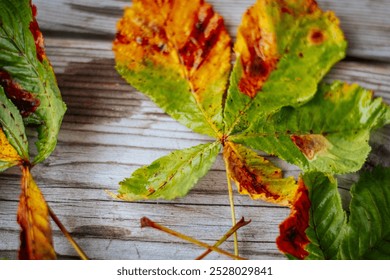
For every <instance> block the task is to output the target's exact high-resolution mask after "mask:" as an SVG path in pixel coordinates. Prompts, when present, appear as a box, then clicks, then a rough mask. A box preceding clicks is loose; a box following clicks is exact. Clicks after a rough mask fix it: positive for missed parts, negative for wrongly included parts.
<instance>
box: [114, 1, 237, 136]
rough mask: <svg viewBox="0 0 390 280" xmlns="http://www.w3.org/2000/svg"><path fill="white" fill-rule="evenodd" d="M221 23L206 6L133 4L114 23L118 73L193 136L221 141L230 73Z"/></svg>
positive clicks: (227, 44)
mask: <svg viewBox="0 0 390 280" xmlns="http://www.w3.org/2000/svg"><path fill="white" fill-rule="evenodd" d="M230 44H231V39H230V37H229V35H228V33H227V31H226V28H225V25H224V22H223V19H222V17H221V16H220V15H218V14H217V13H215V12H214V10H213V9H212V7H211V6H210V5H209V4H207V3H205V2H204V1H199V0H196V1H139V0H138V1H133V6H132V7H131V8H128V9H126V11H125V14H124V16H123V18H122V19H121V20H120V21H119V22H118V33H117V35H116V39H115V41H114V47H113V49H114V52H115V59H116V68H117V70H118V72H119V73H120V74H121V75H122V76H123V77H124V78H125V79H126V80H127V81H128V82H129V83H130V84H132V85H133V86H134V87H136V88H137V89H138V90H140V91H142V92H144V93H145V94H146V95H148V96H149V97H150V98H151V99H152V100H153V101H154V102H156V104H158V105H159V106H160V107H161V108H163V109H164V110H165V112H167V113H168V114H169V115H171V116H172V117H173V118H175V119H176V120H178V121H179V122H180V123H182V124H184V125H186V126H188V127H189V128H191V129H193V130H194V131H196V132H199V133H204V134H208V135H210V136H213V137H220V136H222V131H223V120H222V106H221V105H222V102H223V98H224V93H225V91H226V86H227V80H228V76H229V72H230V68H231V64H230V56H231V49H230Z"/></svg>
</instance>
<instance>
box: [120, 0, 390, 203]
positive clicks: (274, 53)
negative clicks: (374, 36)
mask: <svg viewBox="0 0 390 280" xmlns="http://www.w3.org/2000/svg"><path fill="white" fill-rule="evenodd" d="M298 2H299V3H298ZM298 2H297V1H261V0H259V1H257V2H256V4H255V5H254V6H253V7H251V8H250V9H249V10H248V11H247V12H246V13H245V14H244V17H243V21H242V24H241V26H240V27H239V31H238V35H237V42H236V44H235V52H236V56H237V61H236V64H235V66H234V69H233V71H232V73H231V77H230V86H229V88H228V89H226V86H225V85H226V83H227V72H228V70H229V69H230V67H229V66H228V65H229V63H228V61H229V57H230V49H229V48H228V42H229V40H230V39H229V37H228V35H227V33H226V30H225V27H224V26H223V20H222V19H221V18H220V16H219V15H218V14H216V13H215V12H214V11H213V10H212V8H211V7H210V6H209V5H208V4H207V3H205V2H204V1H192V2H191V5H190V6H188V5H185V4H184V1H179V0H177V1H140V0H139V1H134V2H133V6H132V7H131V8H127V9H126V11H125V14H124V17H123V18H122V19H121V20H120V21H119V22H118V33H117V36H116V39H115V41H114V46H113V50H114V52H115V58H116V65H117V69H118V72H119V73H120V74H121V75H122V76H123V77H124V78H125V79H126V80H127V81H128V82H129V83H130V84H132V85H133V86H135V87H136V88H137V89H139V90H141V91H143V92H144V93H146V94H147V95H148V96H150V97H151V98H152V100H154V101H155V102H156V103H157V104H158V105H159V106H160V107H162V108H163V109H164V110H165V111H166V112H167V113H168V114H170V115H171V116H173V117H174V118H175V119H177V120H179V121H180V122H182V123H183V124H185V125H187V126H188V127H190V128H192V129H193V130H194V131H197V132H201V133H205V134H208V135H211V136H214V137H217V140H219V141H220V143H221V144H222V146H223V147H224V157H225V161H226V163H227V165H228V168H227V170H228V172H229V173H230V177H231V178H232V179H234V181H236V183H237V185H238V188H239V190H240V192H241V193H246V194H250V195H251V197H252V198H263V199H264V198H267V197H268V198H270V197H271V194H270V193H267V192H268V191H267V189H268V190H269V189H270V188H271V189H274V190H275V192H272V195H273V196H274V198H275V197H279V198H278V199H271V201H272V200H274V201H278V202H281V201H283V202H282V204H287V201H288V200H289V198H291V197H293V195H294V192H295V190H296V185H295V183H293V182H292V180H291V178H290V179H288V178H286V179H283V178H282V174H281V172H280V170H279V169H278V168H277V167H273V166H271V164H270V163H268V161H266V160H265V159H261V157H259V156H258V155H257V154H256V153H255V152H253V151H251V150H249V149H248V150H246V149H247V148H245V147H244V146H241V145H237V144H235V143H239V144H243V145H246V146H249V147H251V148H255V149H259V150H263V151H266V152H268V153H271V154H276V155H277V156H279V157H281V158H282V159H285V160H287V161H289V162H291V163H293V164H297V165H298V166H300V167H301V168H302V169H303V170H319V171H325V172H332V173H345V172H351V171H356V170H358V169H359V168H360V167H361V166H362V164H363V162H364V160H365V158H366V156H367V154H368V152H369V150H370V148H369V146H368V144H367V140H368V138H369V133H370V131H371V130H372V129H374V128H377V127H379V126H382V125H384V124H385V123H388V122H389V117H388V116H389V108H388V106H386V105H384V104H383V103H381V100H380V99H375V100H372V93H371V92H369V91H367V90H364V89H362V88H360V87H359V86H357V85H347V84H344V83H342V82H335V83H334V84H332V85H327V84H320V86H318V83H319V82H320V80H321V79H322V77H323V76H324V75H325V74H326V73H327V71H328V70H329V69H330V67H331V66H332V65H333V64H334V63H335V62H337V61H338V60H340V59H341V58H343V57H344V55H345V48H346V42H345V40H344V36H343V33H342V31H341V30H340V28H339V22H338V19H337V18H336V16H335V15H334V14H333V13H332V12H323V11H321V9H320V8H319V7H318V6H317V4H316V3H315V2H314V1H308V0H306V1H298ZM206 11H207V12H206ZM183 15H184V16H183ZM216 29H218V30H219V31H218V32H219V33H218V35H215V37H213V36H214V35H212V34H214V33H215V32H217V31H216ZM208 38H209V39H208ZM204 40H206V42H205V41H204ZM208 40H211V41H210V42H209V41H208ZM211 43H212V44H211ZM158 46H160V48H158ZM184 46H186V47H184ZM188 46H192V47H191V48H190V47H188ZM220 49H223V50H224V51H223V52H219V51H216V50H220ZM182 50H185V52H183V51H182ZM205 54H207V55H205ZM189 58H191V60H190V61H192V62H191V63H192V64H190V66H191V67H189V64H188V63H189V60H188V59H189ZM195 61H198V62H199V63H195ZM214 62H218V63H219V64H218V65H219V66H218V68H215V67H214V68H213V65H214V64H213V63H214ZM168 69H169V71H168ZM206 74H207V77H208V79H207V80H206V79H204V78H200V77H204V76H203V75H206ZM172 75H174V77H173V76H172ZM223 80H225V81H224V82H221V81H223ZM215 84H219V85H223V86H218V87H215ZM317 87H318V90H317ZM194 89H195V90H194ZM206 89H207V90H206ZM199 94H200V95H199ZM225 94H226V98H224V95H225ZM200 96H202V98H201V99H200V98H199V97H200ZM206 99H207V100H210V102H212V105H211V106H205V103H204V102H203V101H204V100H206ZM330 109H332V111H334V113H333V114H332V115H331V116H326V114H327V113H328V111H329V110H330ZM191 110H192V111H191ZM199 110H200V111H199ZM222 111H223V113H221V112H222ZM314 112H315V113H316V115H314ZM221 114H222V115H221ZM217 115H218V116H219V117H218V118H214V117H216V116H217ZM221 116H223V120H221ZM217 119H218V120H220V121H215V120H217ZM325 119H326V120H327V121H324V120H325ZM340 119H344V121H340ZM211 120H213V121H211ZM223 126H224V128H223ZM222 128H223V130H222ZM221 131H223V132H224V134H221ZM351 141H352V142H354V145H350V142H351ZM238 147H239V149H240V152H237V149H238ZM240 154H241V155H240ZM244 154H245V155H244ZM210 161H212V160H211V159H210ZM255 161H257V163H256V165H257V166H256V167H250V165H251V164H254V162H255ZM261 161H263V163H264V164H259V162H261ZM266 162H267V164H265V163H266ZM210 166H211V165H210ZM143 168H146V169H148V168H150V167H143ZM163 170H166V169H165V168H163ZM270 171H272V172H276V173H272V172H270ZM138 172H141V171H136V172H135V173H134V174H137V175H136V176H135V177H137V176H138V174H139V173H138ZM188 172H189V171H188ZM164 173H165V174H164V175H163V176H165V179H163V181H164V182H165V181H169V174H170V172H168V171H167V172H164ZM275 175H276V177H275ZM160 176H162V175H160ZM248 176H249V177H250V176H252V177H251V178H249V177H248ZM133 177H134V175H133ZM133 177H132V178H133ZM135 177H134V178H135ZM244 177H245V178H244ZM132 178H130V179H128V180H125V182H127V183H126V189H124V188H121V190H120V193H121V195H122V196H123V195H125V193H124V191H125V190H126V195H127V197H132V196H133V194H135V193H137V192H138V191H139V188H140V186H141V185H142V184H141V185H140V184H139V183H140V182H139V181H138V180H135V179H134V180H133V179H132ZM240 181H241V182H240ZM244 181H245V182H244ZM265 182H266V183H265ZM264 184H265V185H267V187H266V188H264V187H261V188H259V186H260V185H264ZM122 186H123V184H122ZM172 186H173V185H172ZM282 186H283V187H282ZM142 188H144V187H142ZM255 189H258V190H257V191H254V190H255ZM282 189H283V190H282ZM138 198H139V197H138ZM144 198H147V197H144Z"/></svg>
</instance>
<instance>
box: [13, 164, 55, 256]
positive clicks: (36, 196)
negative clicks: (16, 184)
mask: <svg viewBox="0 0 390 280" xmlns="http://www.w3.org/2000/svg"><path fill="white" fill-rule="evenodd" d="M18 223H19V224H20V226H21V228H22V231H21V233H20V241H21V245H20V250H19V259H30V260H42V259H55V258H56V254H55V251H54V247H53V240H52V231H51V227H50V221H49V210H48V207H47V204H46V201H45V199H44V197H43V195H42V193H41V191H40V190H39V188H38V186H37V185H36V184H35V182H34V180H33V178H32V176H31V173H30V170H29V168H28V167H24V168H23V178H22V193H21V195H20V201H19V208H18Z"/></svg>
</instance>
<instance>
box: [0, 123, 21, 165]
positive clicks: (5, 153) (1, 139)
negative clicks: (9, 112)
mask: <svg viewBox="0 0 390 280" xmlns="http://www.w3.org/2000/svg"><path fill="white" fill-rule="evenodd" d="M21 161H22V159H21V157H20V156H19V154H18V152H17V151H16V150H15V148H14V147H12V145H11V144H10V143H9V142H8V140H7V137H6V136H5V134H4V132H3V130H2V129H1V128H0V170H1V169H6V168H8V167H11V166H14V165H17V164H20V163H21Z"/></svg>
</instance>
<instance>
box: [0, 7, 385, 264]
mask: <svg viewBox="0 0 390 280" xmlns="http://www.w3.org/2000/svg"><path fill="white" fill-rule="evenodd" d="M211 2H212V3H214V4H215V6H216V9H217V10H218V11H219V12H221V14H223V15H224V16H225V19H226V22H227V24H228V26H229V29H230V31H231V34H234V32H235V31H234V30H235V29H236V26H237V24H238V23H239V19H240V17H241V14H242V12H243V11H244V10H245V8H246V7H247V6H249V5H250V4H251V3H252V2H253V1H249V0H246V1H228V0H226V1H222V0H220V1H211ZM319 2H320V3H321V4H323V7H324V8H326V9H328V8H334V9H335V10H336V11H337V13H338V14H339V15H340V17H341V20H342V25H343V26H344V27H345V29H346V34H347V37H348V38H349V39H350V41H351V44H350V50H349V55H350V56H351V57H349V58H348V59H347V60H345V61H343V62H340V63H339V64H337V65H336V66H335V67H334V69H333V70H332V71H331V72H330V73H329V74H328V76H327V77H326V80H327V81H331V80H334V79H339V80H345V81H348V82H351V83H359V84H361V85H362V86H365V87H367V88H370V89H372V90H374V91H375V94H376V95H377V96H382V97H383V98H384V99H385V100H386V101H387V102H389V101H390V76H389V74H388V73H390V65H389V64H388V63H386V62H385V61H386V60H389V58H390V49H389V48H390V41H389V40H390V36H389V33H390V31H389V28H388V27H389V23H390V21H389V17H388V16H387V13H388V12H390V10H389V9H390V7H389V6H390V5H387V4H388V3H386V2H385V1H363V0H359V1H353V2H350V1H346V0H344V1H319ZM347 2H349V3H348V5H346V3H347ZM387 2H388V1H387ZM35 3H36V4H37V6H38V9H39V21H40V24H41V27H42V29H43V32H44V34H45V35H46V36H45V37H46V45H47V55H48V57H49V58H50V59H51V62H52V64H53V66H54V69H55V72H56V73H57V79H58V83H59V86H60V88H61V91H62V94H63V98H64V100H65V102H66V103H67V105H68V111H67V114H66V116H65V119H64V123H63V125H62V129H61V132H60V135H59V141H58V146H57V148H56V150H55V152H54V153H53V154H52V156H51V157H50V158H49V159H48V160H46V161H45V162H44V163H43V164H41V165H40V166H37V167H36V168H34V170H33V175H34V177H35V179H36V181H37V183H38V184H39V186H40V187H41V189H42V191H43V193H44V195H45V197H46V200H47V201H48V203H49V205H50V206H51V207H52V209H53V210H54V211H55V212H56V213H57V215H58V216H59V218H60V219H61V221H62V222H63V223H64V225H65V226H66V227H67V228H68V230H69V231H70V232H71V233H72V234H73V236H74V237H75V239H76V240H77V241H78V242H79V243H80V245H81V246H82V247H83V248H84V249H85V251H86V253H87V254H88V255H89V256H90V257H91V258H93V259H192V258H195V257H196V256H197V255H198V254H200V253H201V252H202V251H203V250H202V249H200V248H198V247H196V246H193V245H191V244H187V243H185V242H182V241H181V240H178V239H176V238H173V237H170V236H167V235H166V234H164V233H161V232H157V231H155V230H152V229H148V228H146V229H141V228H140V225H139V219H140V218H141V217H142V216H148V217H149V218H151V219H153V220H156V221H158V222H160V223H162V224H164V225H166V226H168V227H171V228H172V229H175V230H178V231H180V232H182V233H185V234H188V235H191V236H193V237H195V238H198V239H200V240H202V241H205V242H208V243H210V244H211V243H213V242H214V241H215V240H217V239H218V238H220V237H221V236H222V235H223V234H224V232H226V231H227V230H228V229H229V228H230V225H231V220H230V208H229V202H228V194H227V187H226V177H225V172H224V164H223V160H222V158H221V157H220V156H219V157H218V159H217V161H216V163H215V165H214V166H213V168H212V170H211V171H210V172H209V174H207V175H206V176H205V177H204V178H203V179H202V180H201V181H200V182H199V183H198V184H197V185H196V186H195V187H194V189H193V190H192V191H191V192H190V193H189V195H188V196H186V197H184V198H181V199H178V200H175V201H159V202H150V201H147V202H136V203H127V202H121V201H115V200H113V199H112V198H111V197H109V196H108V195H107V194H106V192H105V190H110V191H112V192H115V191H116V189H117V184H118V182H119V181H120V180H122V179H123V178H124V177H127V176H129V175H130V174H131V173H132V172H133V171H134V170H135V169H137V168H138V167H140V166H142V165H145V164H149V163H151V162H152V161H153V160H154V159H157V158H158V157H160V156H163V155H165V154H167V153H169V152H171V151H173V150H175V149H182V148H186V147H191V146H193V145H197V144H199V143H206V142H207V141H209V140H210V139H209V138H208V137H206V136H202V135H199V134H196V133H193V132H191V131H189V130H188V129H187V128H186V127H183V126H182V125H180V124H178V123H177V122H176V121H174V120H173V119H171V118H170V117H168V116H167V115H165V114H164V113H163V112H162V111H161V109H159V108H158V107H156V105H154V103H153V102H151V101H150V100H148V98H146V97H145V96H144V95H142V94H141V93H139V92H137V91H135V90H134V89H133V88H132V87H130V86H129V85H127V84H126V83H125V82H124V81H123V80H122V79H121V78H120V77H119V76H118V74H117V73H116V71H115V69H114V60H113V53H112V51H111V39H112V36H113V34H114V33H115V28H114V25H115V22H116V21H117V19H118V18H119V17H120V16H121V14H122V11H121V9H122V8H123V6H125V5H128V4H129V3H128V2H127V1H112V0H111V1H92V0H89V1H87V0H83V1H70V0H61V1H60V0H55V1H53V0H51V1H47V0H46V1H43V0H39V1H35ZM363 8H364V9H363ZM373 12H375V13H376V14H375V16H373ZM382 25H385V26H384V27H381V26H382ZM373 59H375V60H373ZM30 134H32V133H31V132H30ZM372 143H373V146H374V151H373V153H372V154H371V156H370V158H369V161H370V162H371V163H374V164H376V163H385V164H389V158H390V148H389V144H388V143H390V127H389V126H388V127H386V128H384V129H381V130H380V131H378V132H376V133H375V134H374V135H373V137H372ZM270 160H271V161H273V162H275V163H276V164H278V165H279V166H281V168H282V169H283V170H284V171H285V174H286V175H293V176H298V174H299V169H298V168H297V167H295V166H292V165H290V164H287V163H285V162H283V161H281V160H279V159H277V158H274V157H270ZM19 173H20V172H19V170H18V169H16V168H12V169H10V170H8V171H6V172H5V173H2V174H0V187H1V191H0V259H1V258H4V257H5V258H11V259H12V258H16V251H17V248H18V246H19V241H18V238H19V237H18V236H19V226H18V225H17V223H16V211H17V203H18V199H19V183H20V174H19ZM354 180H356V176H353V175H350V176H345V177H343V178H342V182H344V184H350V183H351V182H353V181H354ZM341 191H342V192H343V193H344V194H346V190H343V189H342V190H341ZM235 203H236V211H237V217H240V216H245V217H246V218H247V219H251V220H252V223H251V224H250V225H248V226H247V227H245V228H243V229H241V230H240V232H239V239H240V250H241V251H240V252H241V254H242V255H243V256H245V257H248V258H251V259H283V258H284V257H283V256H282V255H281V254H280V253H279V252H278V250H277V248H276V245H275V238H276V236H277V235H278V224H279V223H280V222H281V221H282V220H283V219H285V217H287V215H288V213H289V209H287V208H284V207H278V206H275V205H271V204H267V203H264V202H261V201H253V200H251V199H249V198H248V197H246V196H239V195H237V194H235ZM53 230H54V242H55V248H56V251H57V252H58V254H59V256H60V257H61V258H71V259H72V258H76V257H77V256H76V253H75V252H74V251H73V249H72V248H71V246H70V245H69V244H68V243H67V241H66V240H65V238H64V237H63V236H62V234H61V233H60V232H59V230H58V229H57V227H56V226H55V225H54V224H53ZM222 247H223V248H224V249H227V250H232V241H231V240H229V241H228V242H226V244H224V245H223V246H222ZM209 258H210V259H225V257H222V256H220V255H217V254H211V255H210V256H209Z"/></svg>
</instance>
